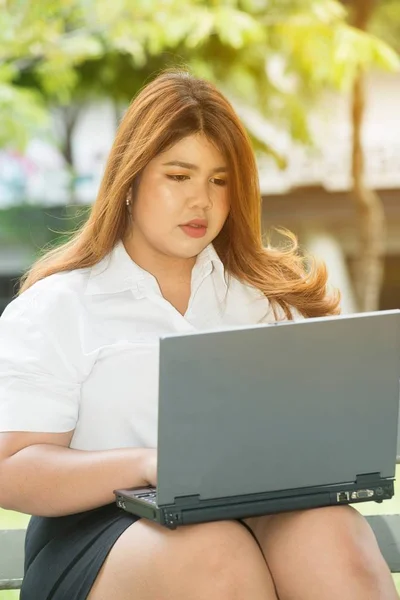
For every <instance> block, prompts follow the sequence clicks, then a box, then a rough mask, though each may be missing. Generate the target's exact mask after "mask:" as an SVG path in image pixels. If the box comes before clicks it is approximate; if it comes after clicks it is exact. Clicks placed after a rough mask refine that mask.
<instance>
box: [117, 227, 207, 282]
mask: <svg viewBox="0 0 400 600" xmlns="http://www.w3.org/2000/svg"><path fill="white" fill-rule="evenodd" d="M124 245H125V249H126V251H127V253H128V254H129V256H130V257H131V259H132V260H133V261H134V262H135V263H136V264H137V265H138V266H139V267H140V268H142V269H144V270H145V271H147V272H148V273H151V275H153V276H154V277H155V278H156V279H157V281H158V283H159V284H160V285H162V284H164V283H167V282H170V283H172V282H173V283H185V282H188V283H190V280H191V276H192V269H193V267H194V265H195V263H196V257H193V258H179V257H174V256H168V255H166V254H161V253H158V252H157V251H155V250H154V249H153V248H144V247H142V246H141V245H138V244H137V243H135V240H134V239H132V238H130V239H125V240H124Z"/></svg>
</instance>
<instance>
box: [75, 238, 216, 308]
mask: <svg viewBox="0 0 400 600" xmlns="http://www.w3.org/2000/svg"><path fill="white" fill-rule="evenodd" d="M212 272H215V275H216V283H217V286H218V289H221V292H222V291H225V292H226V289H227V281H226V275H225V269H224V265H223V263H222V261H221V259H220V258H219V256H218V254H217V252H216V250H215V248H214V246H213V245H212V244H209V245H208V246H207V247H206V248H204V250H203V251H202V252H201V253H200V254H199V255H198V257H197V259H196V263H195V266H194V268H193V272H192V288H193V286H194V285H196V287H197V285H199V284H200V282H201V281H202V280H203V279H204V277H206V276H207V275H208V274H210V273H212ZM146 279H148V280H150V279H151V280H153V279H154V278H153V276H152V275H151V274H150V273H149V272H148V271H145V270H144V269H142V268H141V267H139V265H137V264H136V263H135V262H134V261H133V260H132V259H131V257H130V256H129V254H128V253H127V251H126V249H125V246H124V244H123V242H122V240H119V241H118V242H117V243H116V244H115V246H114V248H113V249H112V250H111V252H110V253H109V254H107V256H105V257H104V258H103V259H102V260H101V261H99V262H98V263H97V264H96V265H94V266H93V267H92V268H91V269H90V274H89V280H88V284H87V287H86V294H89V295H97V294H115V293H119V292H125V291H127V290H136V291H137V292H138V293H139V292H140V290H142V291H143V289H144V287H145V285H146ZM193 291H194V290H193V289H192V293H193ZM140 295H141V296H143V294H140Z"/></svg>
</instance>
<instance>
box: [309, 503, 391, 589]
mask: <svg viewBox="0 0 400 600" xmlns="http://www.w3.org/2000/svg"><path fill="white" fill-rule="evenodd" d="M303 519H304V524H306V525H308V527H307V528H308V532H309V533H308V539H309V540H310V550H311V552H312V554H313V555H314V556H317V557H318V556H320V555H319V554H318V553H316V550H317V548H318V547H319V548H320V552H321V551H322V552H324V553H325V554H326V558H327V559H329V560H330V561H331V562H332V566H334V563H336V565H337V566H339V565H340V569H341V571H342V572H343V570H345V571H347V573H348V574H349V576H353V577H357V578H358V580H360V581H361V580H365V581H366V582H369V584H370V587H371V589H373V586H374V582H376V583H377V584H378V582H379V579H380V577H381V575H382V573H383V572H384V571H385V572H386V570H387V569H388V567H387V566H386V563H385V561H384V559H383V557H382V555H381V552H380V550H379V547H378V544H377V541H376V538H375V535H374V533H373V531H372V529H371V527H370V525H369V524H368V522H367V521H366V519H365V518H364V517H363V516H362V515H361V514H360V513H359V512H358V511H356V510H355V509H354V508H353V507H351V506H334V507H326V508H319V509H313V510H310V511H305V512H304V513H303ZM304 539H306V540H307V536H306V537H305V538H304ZM310 554H311V553H310ZM310 558H311V559H312V557H311V556H310ZM318 560H320V558H318Z"/></svg>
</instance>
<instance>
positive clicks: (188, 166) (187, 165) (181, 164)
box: [163, 160, 228, 173]
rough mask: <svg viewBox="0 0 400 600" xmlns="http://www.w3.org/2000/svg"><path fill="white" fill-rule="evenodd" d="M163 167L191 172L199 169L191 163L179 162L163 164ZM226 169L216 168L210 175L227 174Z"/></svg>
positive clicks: (173, 161)
mask: <svg viewBox="0 0 400 600" xmlns="http://www.w3.org/2000/svg"><path fill="white" fill-rule="evenodd" d="M163 166H164V167H182V168H183V169H191V170H192V171H199V167H198V166H197V165H194V164H193V163H188V162H183V161H181V160H171V161H170V162H167V163H163ZM227 172H228V169H227V168H226V167H217V168H216V169H213V170H212V173H227Z"/></svg>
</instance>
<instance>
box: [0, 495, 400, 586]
mask: <svg viewBox="0 0 400 600" xmlns="http://www.w3.org/2000/svg"><path fill="white" fill-rule="evenodd" d="M388 502H390V501H388ZM367 519H368V521H369V523H370V525H371V526H372V529H373V530H374V533H375V535H376V537H377V540H378V543H379V547H380V549H381V551H382V554H383V556H384V557H385V559H386V562H387V563H388V565H389V567H390V570H391V571H392V573H400V515H374V516H368V517H367ZM24 539H25V530H24V529H11V530H0V590H17V589H20V587H21V584H22V577H23V562H24Z"/></svg>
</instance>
